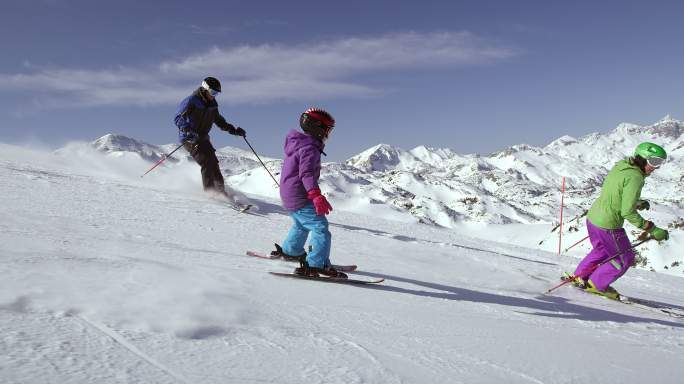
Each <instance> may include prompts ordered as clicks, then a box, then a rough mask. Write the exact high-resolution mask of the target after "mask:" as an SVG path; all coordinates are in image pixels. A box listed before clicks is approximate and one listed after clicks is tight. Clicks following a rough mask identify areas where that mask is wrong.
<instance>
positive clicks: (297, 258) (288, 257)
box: [271, 243, 306, 262]
mask: <svg viewBox="0 0 684 384" xmlns="http://www.w3.org/2000/svg"><path fill="white" fill-rule="evenodd" d="M273 245H275V247H276V250H275V251H271V256H273V257H274V258H275V257H278V258H281V259H283V260H285V261H299V262H301V261H302V259H305V258H306V252H304V254H303V255H299V256H292V255H288V254H287V253H285V252H283V247H281V246H280V245H278V243H276V244H273Z"/></svg>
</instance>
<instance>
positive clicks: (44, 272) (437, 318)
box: [0, 144, 684, 383]
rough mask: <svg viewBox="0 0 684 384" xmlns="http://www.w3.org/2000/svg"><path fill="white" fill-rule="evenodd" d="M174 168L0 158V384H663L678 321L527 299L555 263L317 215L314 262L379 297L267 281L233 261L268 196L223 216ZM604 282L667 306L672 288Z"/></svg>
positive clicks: (249, 240) (580, 301) (562, 299)
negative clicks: (326, 248)
mask: <svg viewBox="0 0 684 384" xmlns="http://www.w3.org/2000/svg"><path fill="white" fill-rule="evenodd" d="M183 161H184V160H183V159H182V158H180V159H179V164H178V165H177V166H172V167H160V169H159V170H158V171H157V170H155V172H154V173H153V174H150V178H147V177H146V178H144V179H141V178H140V177H139V175H140V174H141V173H142V171H143V170H145V169H146V168H147V167H149V165H150V163H149V162H147V161H145V160H143V159H141V158H140V157H139V156H123V157H121V156H120V157H114V156H103V154H102V153H100V152H97V151H96V150H93V149H91V148H90V147H88V146H78V145H76V146H71V147H69V149H68V150H67V151H58V152H57V153H45V152H40V151H31V150H29V149H26V148H18V147H13V146H7V145H1V144H0V180H2V182H1V183H0V196H2V197H3V204H2V205H0V217H2V220H0V246H1V248H0V251H1V255H2V257H0V275H1V276H2V279H0V329H2V332H1V333H0V382H3V383H94V382H97V383H303V382H306V383H435V382H441V383H502V382H505V383H588V382H591V383H603V382H619V383H644V382H654V383H680V382H681V375H682V368H681V367H682V363H683V362H684V321H682V320H677V319H674V318H671V317H668V316H666V315H664V314H660V313H656V312H652V311H646V310H641V309H638V308H634V307H629V306H626V305H623V304H620V303H615V302H609V301H607V300H604V299H600V298H598V297H594V296H589V295H587V294H584V293H582V292H579V291H576V290H574V289H571V288H567V287H564V288H561V289H559V290H558V291H557V292H556V294H554V295H546V296H544V295H541V294H540V292H543V291H544V290H546V289H547V288H549V287H550V286H552V285H554V284H555V283H556V280H557V277H558V275H559V273H560V272H561V271H563V270H567V269H570V268H572V267H573V266H574V265H575V264H576V262H577V259H576V258H574V257H569V256H562V257H557V256H555V255H554V254H552V253H549V252H544V251H539V250H534V249H531V248H525V247H520V246H514V245H507V244H504V243H496V242H492V241H485V240H482V239H475V238H471V237H466V236H464V235H462V234H460V231H454V230H448V229H445V228H440V227H436V226H429V225H422V224H418V223H415V222H410V221H408V220H404V221H394V220H393V221H388V220H385V219H383V218H382V216H381V215H380V214H375V213H376V212H371V213H374V214H371V215H363V214H358V213H354V212H349V211H344V210H335V211H333V213H332V215H331V216H330V217H329V218H330V221H331V223H332V225H331V231H332V233H333V261H335V262H338V263H356V264H358V265H359V266H360V271H359V273H357V274H354V277H357V278H371V277H384V278H385V279H386V281H385V283H383V284H382V285H380V286H375V287H352V286H344V285H336V284H322V283H316V282H308V281H296V280H290V279H283V278H279V277H275V276H271V275H269V274H268V273H267V271H289V270H291V269H292V268H293V266H292V265H291V264H286V263H284V262H280V261H269V260H260V259H255V258H250V257H247V256H244V252H245V251H246V250H248V249H253V250H259V251H268V250H269V249H270V248H271V246H272V245H271V244H272V243H273V242H274V241H280V240H281V239H282V238H283V236H284V235H285V233H286V231H287V229H288V228H289V225H290V219H289V218H288V217H287V216H286V215H285V214H284V212H282V210H281V209H280V208H279V207H278V205H277V200H275V199H272V198H271V197H275V196H276V195H277V191H267V190H265V189H266V188H267V187H270V184H268V182H262V183H261V184H260V185H261V189H262V190H261V191H260V192H261V194H260V195H259V196H257V195H252V196H251V197H252V198H253V199H254V200H255V201H256V202H257V203H258V204H259V210H258V211H257V212H256V213H255V214H239V213H237V212H235V211H233V210H231V209H228V208H226V207H225V205H223V204H222V203H220V202H217V201H212V200H210V199H207V198H206V197H205V196H204V195H203V194H202V193H201V192H199V191H198V186H199V185H200V184H199V170H198V169H197V167H196V166H195V165H193V164H191V163H188V162H186V163H182V162H183ZM338 166H339V167H340V168H341V169H342V168H344V167H348V166H347V165H338ZM249 172H253V173H252V174H251V177H248V176H247V175H246V173H249ZM259 172H260V171H258V170H256V169H255V170H252V171H248V172H245V173H243V174H240V175H236V176H234V177H233V178H231V181H230V183H231V184H232V185H233V186H234V187H235V188H237V189H238V190H240V191H242V192H246V193H248V192H250V190H249V188H242V187H241V186H242V185H248V186H249V184H245V183H248V182H247V180H254V179H260V178H262V177H267V176H266V175H265V174H261V173H259ZM345 177H347V176H345V175H344V174H343V173H340V174H338V176H337V177H336V179H335V180H336V181H337V182H339V183H343V182H344V183H347V182H348V181H349V180H348V179H345ZM349 177H351V176H349ZM264 180H267V179H264ZM256 185H257V184H254V185H252V186H253V187H254V188H256ZM350 185H351V184H350ZM273 189H275V188H273ZM268 196H271V197H268ZM501 228H504V229H501ZM505 228H507V227H506V226H502V227H496V229H492V231H501V232H500V233H496V235H497V236H496V238H497V239H501V240H505V239H506V237H507V235H506V234H507V233H509V235H508V236H510V232H506V230H505ZM510 228H514V226H510ZM529 228H530V227H528V229H529ZM471 230H475V229H474V227H473V228H471ZM481 230H482V231H487V230H489V229H488V227H481ZM494 233H495V232H492V234H494ZM615 287H616V288H617V289H618V290H620V291H622V292H623V293H625V294H627V295H633V296H637V297H641V298H646V299H652V300H657V301H659V302H663V303H668V304H670V305H673V306H678V307H680V308H684V298H683V297H682V294H681V292H682V290H684V280H682V279H681V278H677V277H673V276H668V275H663V274H657V273H652V272H648V271H644V270H631V271H630V272H629V273H628V274H627V275H626V276H625V277H624V278H622V279H621V280H620V281H619V282H618V283H617V284H616V285H615Z"/></svg>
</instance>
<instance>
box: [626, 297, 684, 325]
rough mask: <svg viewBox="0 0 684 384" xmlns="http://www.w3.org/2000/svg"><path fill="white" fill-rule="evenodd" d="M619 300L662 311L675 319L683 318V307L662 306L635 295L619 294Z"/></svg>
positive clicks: (634, 305) (635, 305)
mask: <svg viewBox="0 0 684 384" xmlns="http://www.w3.org/2000/svg"><path fill="white" fill-rule="evenodd" d="M620 302H621V303H625V304H629V305H631V306H633V307H638V308H643V309H647V310H651V311H657V312H660V313H664V314H666V315H668V316H670V317H675V318H677V319H684V309H679V308H672V307H668V306H664V305H662V304H659V303H654V302H652V301H650V300H645V299H638V298H636V297H628V296H623V295H620Z"/></svg>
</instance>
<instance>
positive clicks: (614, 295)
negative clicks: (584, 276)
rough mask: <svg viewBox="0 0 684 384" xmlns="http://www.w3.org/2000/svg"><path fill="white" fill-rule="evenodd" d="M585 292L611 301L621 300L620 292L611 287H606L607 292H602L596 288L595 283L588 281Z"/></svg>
mask: <svg viewBox="0 0 684 384" xmlns="http://www.w3.org/2000/svg"><path fill="white" fill-rule="evenodd" d="M584 290H585V291H587V292H590V293H594V294H597V295H601V296H604V297H606V298H608V299H611V300H618V301H619V300H620V293H619V292H618V291H616V290H615V288H613V287H611V286H610V285H609V286H608V287H606V289H605V290H603V291H600V290H598V289H597V288H596V286H595V285H594V282H593V281H591V280H587V287H586V288H584Z"/></svg>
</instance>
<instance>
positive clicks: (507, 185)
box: [93, 116, 684, 227]
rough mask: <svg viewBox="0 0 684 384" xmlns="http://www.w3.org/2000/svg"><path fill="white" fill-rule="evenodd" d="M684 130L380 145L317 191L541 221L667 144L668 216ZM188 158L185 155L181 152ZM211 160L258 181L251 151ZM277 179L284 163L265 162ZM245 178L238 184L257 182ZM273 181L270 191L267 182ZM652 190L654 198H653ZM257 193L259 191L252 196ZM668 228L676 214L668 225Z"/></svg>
mask: <svg viewBox="0 0 684 384" xmlns="http://www.w3.org/2000/svg"><path fill="white" fill-rule="evenodd" d="M683 134H684V123H682V122H681V121H678V120H675V119H673V118H671V117H670V116H666V117H665V118H663V119H662V120H660V121H658V122H656V123H655V124H653V125H649V126H643V127H642V126H638V125H634V124H620V125H619V126H618V127H617V128H616V129H614V130H613V131H611V132H609V133H607V134H600V133H594V134H590V135H587V136H584V137H581V138H579V139H576V138H573V137H570V136H563V137H561V138H559V139H557V140H555V141H553V142H552V143H550V144H548V145H547V146H545V147H534V146H530V145H525V144H521V145H514V146H512V147H509V148H506V149H504V150H502V151H500V152H496V153H493V154H490V155H486V156H483V155H476V154H469V155H459V154H457V153H455V152H454V151H452V150H450V149H447V148H429V147H425V146H419V147H416V148H414V149H411V150H408V151H407V150H403V149H401V148H396V147H393V146H390V145H387V144H380V145H377V146H374V147H372V148H369V149H367V150H366V151H363V152H361V153H360V154H358V155H356V156H353V157H352V158H350V159H349V160H347V161H346V162H345V163H343V164H338V163H326V164H324V167H323V171H322V186H323V189H324V191H326V192H327V193H328V194H329V196H330V197H331V199H333V201H335V202H336V203H337V204H338V205H340V206H342V207H345V209H350V210H358V211H366V210H367V209H369V207H371V206H375V207H376V208H377V207H378V206H382V207H383V209H384V210H391V211H394V212H395V213H397V214H404V216H406V215H410V217H412V218H413V219H416V220H418V221H421V222H425V223H432V224H437V225H441V226H445V227H453V226H454V225H456V224H457V223H459V222H463V221H471V222H473V221H474V222H483V223H499V224H506V223H539V222H553V221H554V220H557V216H558V209H559V204H560V201H559V200H560V185H561V179H562V177H566V188H567V196H566V200H565V202H566V214H567V215H568V217H573V216H575V215H577V214H579V213H582V212H583V211H584V210H585V209H587V208H588V207H589V206H590V205H591V203H592V201H593V200H594V198H595V197H596V195H597V193H598V191H599V188H600V185H601V183H602V181H603V178H604V176H605V174H606V173H607V172H608V170H609V169H610V167H612V165H613V164H614V163H615V162H616V161H617V160H619V159H620V158H623V157H625V156H628V155H629V154H631V152H632V150H633V148H634V147H635V146H636V145H637V144H638V143H640V142H642V141H654V142H657V143H660V144H663V145H664V147H665V148H666V149H667V150H668V153H669V154H670V158H669V160H668V163H667V164H666V165H665V166H663V167H662V168H661V169H660V170H658V172H656V173H654V174H653V175H652V176H651V177H649V180H648V182H647V184H646V188H645V190H644V195H645V198H647V199H650V200H652V201H653V202H654V203H655V204H656V206H664V207H667V209H668V210H678V209H681V208H682V200H684V187H683V186H682V181H684V176H683V175H682V172H681V170H682V166H684V163H683V161H682V154H684V136H683ZM93 146H95V147H96V148H97V149H99V150H101V151H104V152H107V153H109V154H111V155H117V156H121V155H122V154H124V153H137V154H138V155H139V156H140V157H142V158H144V159H147V160H149V161H154V160H157V159H158V158H159V156H161V154H162V153H165V152H166V151H168V150H169V149H170V148H172V147H173V145H166V146H154V145H150V144H146V143H140V142H138V141H136V140H134V139H131V138H126V137H122V136H117V135H107V136H104V137H102V138H100V139H98V140H96V141H95V142H94V143H93ZM177 153H179V155H178V156H177V157H180V159H181V161H187V159H188V155H187V153H186V152H185V151H180V152H177ZM217 156H218V157H219V161H220V162H221V166H222V169H223V171H224V172H225V174H226V176H239V175H241V174H243V173H245V172H248V171H249V175H248V176H251V175H253V174H257V175H260V174H263V175H262V176H265V175H266V174H265V172H262V170H260V169H259V167H260V164H259V162H258V161H257V159H256V158H255V157H254V155H253V154H252V153H251V152H248V151H243V150H240V149H236V148H231V147H225V148H221V149H219V150H218V151H217ZM264 160H265V161H266V163H267V164H268V167H269V169H270V170H271V172H272V173H274V174H278V173H279V170H280V166H281V162H280V160H277V159H264ZM248 179H249V177H247V176H245V175H242V176H239V177H237V178H236V179H234V180H232V182H233V183H234V184H235V185H237V186H238V187H239V186H240V185H242V184H244V183H254V180H248ZM269 184H272V182H271V183H269ZM656 189H657V190H658V193H655V191H656ZM250 192H254V193H259V191H257V190H255V191H250ZM668 220H669V223H672V222H675V221H676V220H677V217H670V218H668Z"/></svg>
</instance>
